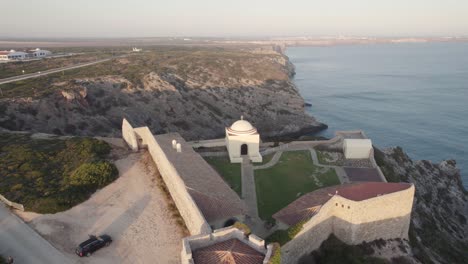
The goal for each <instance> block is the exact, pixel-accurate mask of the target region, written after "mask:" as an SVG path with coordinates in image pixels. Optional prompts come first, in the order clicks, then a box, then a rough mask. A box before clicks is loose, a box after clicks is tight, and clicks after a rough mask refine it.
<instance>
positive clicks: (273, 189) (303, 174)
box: [255, 151, 340, 220]
mask: <svg viewBox="0 0 468 264" xmlns="http://www.w3.org/2000/svg"><path fill="white" fill-rule="evenodd" d="M339 183H340V181H339V179H338V176H337V175H336V172H335V171H334V170H333V169H324V168H322V167H318V166H316V165H314V164H313V162H312V158H311V156H310V152H309V151H292V152H284V153H283V154H282V155H281V158H280V160H279V161H278V163H277V164H276V165H275V166H273V167H271V168H268V169H262V170H255V185H256V189H257V201H258V211H259V215H260V217H261V218H262V219H264V220H271V216H272V215H273V214H274V213H276V212H277V211H279V210H280V209H282V208H283V207H285V206H287V205H288V204H290V203H291V202H293V201H294V200H296V199H297V198H298V197H300V196H301V195H303V194H306V193H308V192H311V191H314V190H316V189H319V188H322V187H326V186H332V185H337V184H339Z"/></svg>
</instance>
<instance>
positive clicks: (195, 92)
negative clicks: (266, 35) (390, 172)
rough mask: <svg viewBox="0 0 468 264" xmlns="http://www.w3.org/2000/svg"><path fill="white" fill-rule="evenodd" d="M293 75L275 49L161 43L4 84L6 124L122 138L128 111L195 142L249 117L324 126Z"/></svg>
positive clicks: (0, 119) (290, 129)
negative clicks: (308, 108)
mask: <svg viewBox="0 0 468 264" xmlns="http://www.w3.org/2000/svg"><path fill="white" fill-rule="evenodd" d="M293 74H294V68H293V67H292V65H291V64H290V62H289V61H288V59H287V57H285V56H284V55H282V54H280V53H276V52H274V51H273V50H270V51H269V52H258V50H249V49H240V48H238V49H223V48H162V47H161V48H157V49H155V50H149V51H146V52H143V53H138V54H133V55H130V56H128V57H126V58H119V59H114V60H112V61H109V62H105V63H101V64H97V65H95V66H91V67H86V68H81V69H76V70H73V71H70V72H64V73H63V74H55V75H51V76H48V77H41V78H36V79H30V80H25V81H20V82H17V83H13V84H6V85H1V86H0V88H1V89H2V91H3V96H2V97H0V98H1V99H0V127H1V128H4V129H8V130H25V131H32V132H45V133H54V134H64V135H92V136H119V135H120V127H121V122H122V118H123V117H126V118H127V119H128V120H129V121H130V122H131V123H132V124H134V125H136V126H140V125H148V126H149V127H150V128H151V130H152V131H153V132H154V133H165V132H179V133H181V134H182V135H183V136H184V137H185V138H187V139H188V140H190V139H201V138H214V137H220V136H223V134H224V127H225V126H228V125H230V124H231V123H232V122H233V121H235V120H237V119H239V118H240V116H241V115H244V117H245V118H246V119H248V120H249V121H251V122H252V123H253V124H254V125H255V126H257V128H258V129H259V131H260V133H261V134H262V136H266V137H269V136H279V135H299V134H303V133H305V132H314V131H317V130H321V129H323V128H324V127H326V126H325V125H323V124H321V123H318V122H316V121H315V119H314V118H313V117H311V116H309V115H307V114H305V113H304V101H303V99H302V98H301V96H300V95H299V93H298V91H297V89H296V87H295V86H294V84H293V83H292V82H291V80H290V78H291V76H292V75H293Z"/></svg>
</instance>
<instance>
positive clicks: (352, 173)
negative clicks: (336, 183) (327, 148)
mask: <svg viewBox="0 0 468 264" xmlns="http://www.w3.org/2000/svg"><path fill="white" fill-rule="evenodd" d="M344 170H345V172H346V175H348V178H349V180H350V181H351V182H359V181H370V182H381V181H382V178H381V177H380V175H379V172H378V171H377V169H375V168H348V167H346V168H344Z"/></svg>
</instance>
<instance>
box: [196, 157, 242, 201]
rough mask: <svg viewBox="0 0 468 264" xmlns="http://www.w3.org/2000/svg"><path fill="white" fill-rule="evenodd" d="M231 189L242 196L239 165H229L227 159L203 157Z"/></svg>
mask: <svg viewBox="0 0 468 264" xmlns="http://www.w3.org/2000/svg"><path fill="white" fill-rule="evenodd" d="M203 158H204V159H205V160H206V162H208V163H209V164H210V165H211V166H212V167H213V168H214V169H215V170H216V171H217V172H218V173H219V175H221V177H223V179H224V180H225V181H226V182H227V183H228V184H229V186H231V188H232V189H233V190H234V191H235V192H236V193H237V194H238V195H239V196H241V195H242V180H241V178H242V177H241V165H240V163H231V162H230V161H229V158H228V157H203Z"/></svg>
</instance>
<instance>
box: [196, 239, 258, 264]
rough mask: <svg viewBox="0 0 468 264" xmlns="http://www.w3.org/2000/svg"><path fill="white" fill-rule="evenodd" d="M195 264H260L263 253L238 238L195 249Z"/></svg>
mask: <svg viewBox="0 0 468 264" xmlns="http://www.w3.org/2000/svg"><path fill="white" fill-rule="evenodd" d="M192 258H193V260H194V262H195V264H261V263H263V260H264V259H265V255H264V254H262V253H260V252H258V251H256V250H255V249H253V248H251V247H249V246H248V245H247V244H245V243H243V242H241V241H239V240H238V239H229V240H226V241H224V242H220V243H216V244H214V245H211V246H208V247H204V248H201V249H197V250H195V251H194V252H192Z"/></svg>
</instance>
